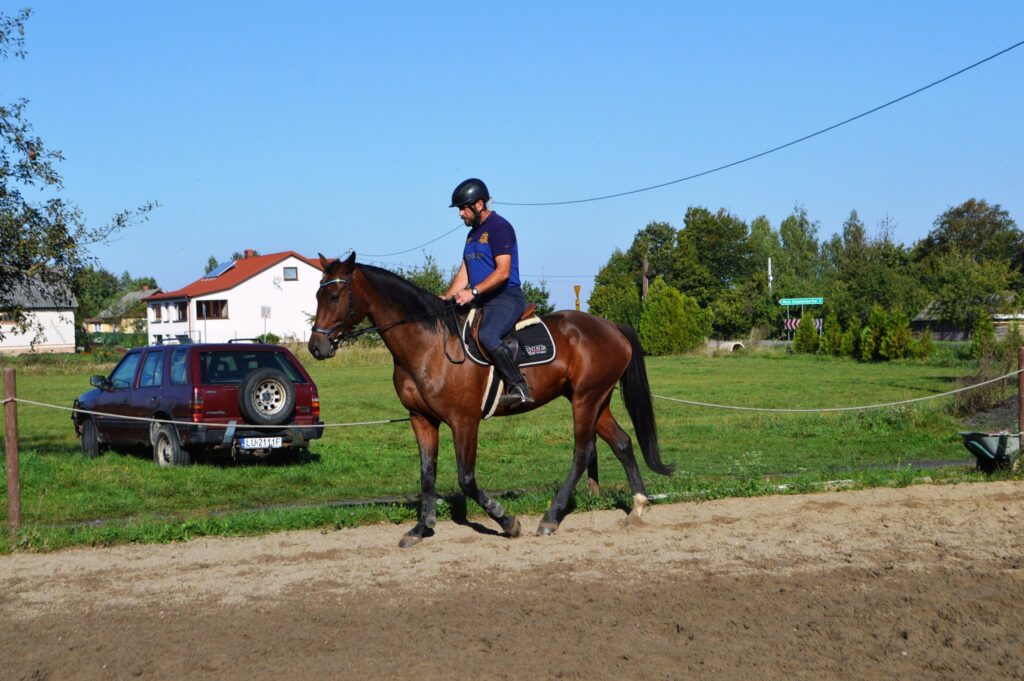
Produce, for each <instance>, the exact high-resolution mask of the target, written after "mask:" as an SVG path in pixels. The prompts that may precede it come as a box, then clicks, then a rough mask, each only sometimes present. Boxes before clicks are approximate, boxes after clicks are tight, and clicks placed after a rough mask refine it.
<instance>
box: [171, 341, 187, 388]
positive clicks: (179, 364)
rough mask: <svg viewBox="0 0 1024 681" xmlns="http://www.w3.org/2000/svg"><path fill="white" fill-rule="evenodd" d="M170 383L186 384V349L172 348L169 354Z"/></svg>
mask: <svg viewBox="0 0 1024 681" xmlns="http://www.w3.org/2000/svg"><path fill="white" fill-rule="evenodd" d="M171 383H173V384H174V385H185V384H186V383H188V348H174V352H172V353H171Z"/></svg>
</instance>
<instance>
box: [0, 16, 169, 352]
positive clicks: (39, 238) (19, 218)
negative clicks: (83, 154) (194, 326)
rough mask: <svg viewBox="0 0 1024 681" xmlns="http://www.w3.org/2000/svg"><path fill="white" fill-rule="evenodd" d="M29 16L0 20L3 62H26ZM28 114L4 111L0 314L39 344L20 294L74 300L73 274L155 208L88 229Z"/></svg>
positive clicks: (20, 104) (19, 109)
mask: <svg viewBox="0 0 1024 681" xmlns="http://www.w3.org/2000/svg"><path fill="white" fill-rule="evenodd" d="M30 16H31V10H28V9H24V10H21V11H20V12H18V13H17V14H16V15H14V16H8V15H6V14H4V13H0V60H4V61H5V60H6V59H7V58H8V56H9V55H11V54H13V56H15V57H17V58H21V59H23V58H24V57H25V54H26V52H25V49H24V48H25V23H26V22H27V21H28V19H29V17H30ZM27 108H28V101H27V100H25V99H19V100H16V101H15V102H14V103H12V104H7V105H0V310H3V311H4V312H6V313H7V314H9V315H11V317H12V319H13V320H14V321H15V323H16V324H17V325H18V326H19V327H20V329H21V330H22V331H28V330H30V329H31V328H32V327H33V326H35V327H36V329H35V330H36V334H37V337H38V334H39V333H40V332H41V331H42V329H41V327H39V325H38V322H35V323H33V321H32V320H31V318H30V317H29V316H28V315H26V313H25V310H24V309H22V307H21V306H20V305H18V304H17V303H16V302H15V300H14V297H13V295H12V293H13V291H14V288H15V286H16V285H18V284H19V283H24V282H25V281H26V280H29V279H32V280H35V281H37V282H39V283H40V284H41V285H42V286H45V287H46V288H47V289H48V290H49V291H50V292H51V294H54V295H59V294H61V293H62V292H71V291H72V290H73V285H74V281H75V275H76V273H78V272H79V271H80V270H81V269H82V268H83V267H86V266H87V265H88V264H89V263H90V262H91V257H90V256H89V253H88V249H89V247H90V246H92V245H95V244H98V243H101V242H103V241H105V240H106V239H107V238H109V237H110V236H111V235H112V234H114V233H115V232H118V231H120V230H122V229H124V228H126V227H127V226H128V225H130V224H131V223H133V222H134V221H135V220H138V219H144V218H145V216H146V215H147V214H148V213H149V211H150V210H152V209H153V208H155V207H156V204H155V203H146V204H143V205H142V206H140V207H139V208H137V209H135V210H127V211H123V212H121V213H119V214H117V215H115V216H114V217H113V218H112V219H111V221H110V222H109V223H107V224H106V225H103V226H100V227H92V226H90V225H89V224H88V223H87V222H86V220H85V217H84V216H83V215H82V213H81V211H80V210H79V209H78V208H77V207H76V206H75V205H74V204H73V203H70V202H68V201H65V200H64V199H62V198H60V197H59V196H57V195H58V194H59V193H60V191H61V190H62V189H63V181H62V179H61V176H60V175H59V174H58V173H57V170H56V164H57V163H58V162H60V161H61V160H63V155H62V154H61V152H60V151H56V150H50V149H47V148H46V147H45V146H44V144H43V141H42V139H41V138H39V137H38V136H36V135H35V134H34V133H33V129H32V125H31V123H30V122H29V120H28V118H27V115H26V114H27ZM30 189H31V190H42V192H43V193H45V194H46V195H48V196H51V197H52V198H49V199H45V200H43V201H36V202H33V201H30V200H28V199H27V198H26V197H25V192H26V190H30ZM68 302H70V301H68ZM0 337H2V333H0Z"/></svg>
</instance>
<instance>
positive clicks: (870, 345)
mask: <svg viewBox="0 0 1024 681" xmlns="http://www.w3.org/2000/svg"><path fill="white" fill-rule="evenodd" d="M874 358H875V331H874V329H872V328H871V327H870V326H865V327H864V328H863V329H861V330H860V354H859V355H858V356H857V359H859V360H860V361H862V362H870V361H871V360H873V359H874Z"/></svg>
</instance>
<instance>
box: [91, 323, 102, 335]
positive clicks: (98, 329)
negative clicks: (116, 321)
mask: <svg viewBox="0 0 1024 681" xmlns="http://www.w3.org/2000/svg"><path fill="white" fill-rule="evenodd" d="M92 331H93V333H100V332H102V331H103V324H102V323H101V322H93V323H92Z"/></svg>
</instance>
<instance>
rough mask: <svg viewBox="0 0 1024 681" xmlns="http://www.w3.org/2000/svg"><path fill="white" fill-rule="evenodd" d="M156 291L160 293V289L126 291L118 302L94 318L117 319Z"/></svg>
mask: <svg viewBox="0 0 1024 681" xmlns="http://www.w3.org/2000/svg"><path fill="white" fill-rule="evenodd" d="M154 293H160V289H158V288H157V289H140V290H138V291H132V292H131V293H126V294H124V295H123V296H121V298H120V299H119V300H118V301H117V302H116V303H114V304H113V305H111V306H110V307H108V308H107V309H105V310H103V311H102V312H100V313H98V314H97V315H96V317H94V319H116V318H118V317H121V316H123V315H124V314H125V313H126V312H127V311H128V310H131V309H132V306H133V305H134V304H135V303H138V302H139V301H142V300H145V299H146V298H147V297H149V296H151V295H153V294H154ZM140 316H145V311H143V312H142V315H140Z"/></svg>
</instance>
